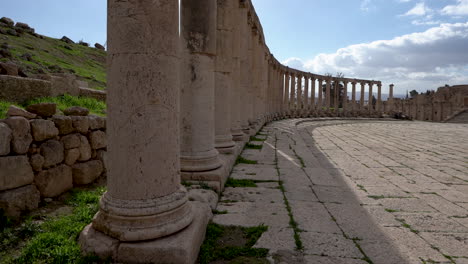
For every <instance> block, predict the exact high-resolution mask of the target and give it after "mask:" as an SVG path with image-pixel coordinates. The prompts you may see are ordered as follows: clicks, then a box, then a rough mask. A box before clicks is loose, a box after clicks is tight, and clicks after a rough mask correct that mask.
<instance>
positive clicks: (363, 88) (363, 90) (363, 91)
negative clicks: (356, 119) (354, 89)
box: [359, 82, 366, 114]
mask: <svg viewBox="0 0 468 264" xmlns="http://www.w3.org/2000/svg"><path fill="white" fill-rule="evenodd" d="M365 89H366V82H361V98H360V100H359V110H360V112H361V114H362V113H363V112H364V96H365Z"/></svg>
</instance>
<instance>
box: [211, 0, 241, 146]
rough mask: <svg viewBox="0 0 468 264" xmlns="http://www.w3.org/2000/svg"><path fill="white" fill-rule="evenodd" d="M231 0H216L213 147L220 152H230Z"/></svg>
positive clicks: (233, 144) (231, 144)
mask: <svg viewBox="0 0 468 264" xmlns="http://www.w3.org/2000/svg"><path fill="white" fill-rule="evenodd" d="M232 4H233V2H232V1H218V8H217V12H218V15H217V31H216V34H217V35H216V59H215V111H214V112H215V147H216V149H217V150H218V151H219V152H220V153H232V152H233V151H234V147H235V145H236V144H235V143H234V141H233V140H232V134H231V103H232V100H231V90H232V75H231V72H232V69H233V67H232V66H233V62H234V61H233V55H232V53H233V50H232V49H233V34H232V26H231V20H232V19H233V7H234V6H233V5H232Z"/></svg>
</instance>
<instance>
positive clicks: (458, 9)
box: [441, 0, 468, 16]
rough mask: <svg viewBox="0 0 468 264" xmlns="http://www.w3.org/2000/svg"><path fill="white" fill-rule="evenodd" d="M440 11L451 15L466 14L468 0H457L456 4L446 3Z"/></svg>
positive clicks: (467, 12) (467, 13)
mask: <svg viewBox="0 0 468 264" xmlns="http://www.w3.org/2000/svg"><path fill="white" fill-rule="evenodd" d="M441 13H442V14H444V15H452V16H463V15H468V0H457V4H456V5H448V6H446V7H444V8H443V9H442V11H441Z"/></svg>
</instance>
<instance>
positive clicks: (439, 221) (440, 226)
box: [395, 213, 468, 232]
mask: <svg viewBox="0 0 468 264" xmlns="http://www.w3.org/2000/svg"><path fill="white" fill-rule="evenodd" d="M395 216H396V217H397V218H399V219H403V220H405V222H406V223H407V224H409V225H410V226H411V227H412V228H413V229H415V230H417V231H429V232H468V229H467V228H466V227H465V226H463V225H461V224H459V223H457V222H456V221H454V220H452V219H450V218H448V217H447V216H446V215H444V214H440V213H395Z"/></svg>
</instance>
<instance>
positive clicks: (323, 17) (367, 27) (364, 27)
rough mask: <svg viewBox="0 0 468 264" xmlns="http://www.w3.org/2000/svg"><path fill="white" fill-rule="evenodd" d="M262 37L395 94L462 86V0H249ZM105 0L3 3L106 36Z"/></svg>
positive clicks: (316, 68) (465, 38) (296, 57)
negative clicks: (379, 84) (390, 88)
mask: <svg viewBox="0 0 468 264" xmlns="http://www.w3.org/2000/svg"><path fill="white" fill-rule="evenodd" d="M252 1H253V4H254V6H255V9H256V11H257V13H258V16H259V17H260V21H261V23H262V26H263V29H264V32H265V37H266V43H267V45H268V46H269V48H270V52H271V53H273V54H274V55H275V57H276V58H277V59H278V60H279V61H281V62H282V63H283V64H286V65H288V66H290V67H293V68H298V69H300V70H304V71H308V72H312V73H317V74H327V73H331V74H336V73H337V72H341V73H343V74H344V75H345V77H348V78H361V79H373V80H380V81H382V82H383V85H384V86H387V87H388V85H389V84H391V83H394V84H395V93H400V94H405V93H406V91H407V90H413V89H415V90H418V91H420V92H423V91H426V90H431V89H437V87H439V86H443V85H445V84H449V85H456V84H468V0H287V1H285V0H252ZM106 2H107V1H105V0H79V1H70V0H15V1H2V4H1V7H0V16H6V17H10V18H12V19H13V20H15V21H20V22H25V23H28V24H29V25H30V26H32V27H34V28H35V29H36V32H38V33H40V34H43V35H46V36H51V37H56V38H61V37H62V36H64V35H66V36H68V37H70V38H71V39H73V40H75V41H79V40H83V41H86V42H89V43H91V44H94V43H96V42H98V43H101V44H105V42H106Z"/></svg>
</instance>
